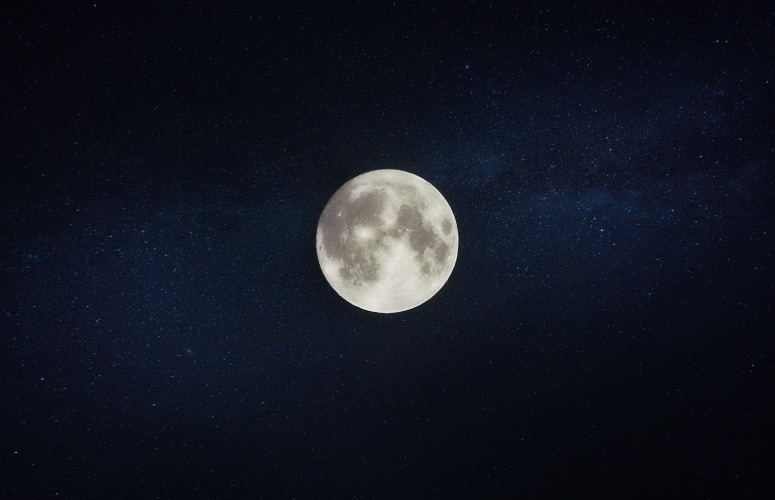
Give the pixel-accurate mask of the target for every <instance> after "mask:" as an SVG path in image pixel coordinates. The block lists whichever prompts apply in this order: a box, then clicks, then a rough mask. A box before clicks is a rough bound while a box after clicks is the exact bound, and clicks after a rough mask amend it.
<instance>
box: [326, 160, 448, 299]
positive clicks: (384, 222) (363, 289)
mask: <svg viewBox="0 0 775 500" xmlns="http://www.w3.org/2000/svg"><path fill="white" fill-rule="evenodd" d="M316 245H317V254H318V261H319V262H320V268H321V269H322V270H323V275H325V277H326V280H327V281H328V283H329V284H330V285H331V286H332V287H333V289H334V290H335V291H336V293H338V294H339V295H340V296H342V298H344V299H345V300H346V301H348V302H350V303H351V304H353V305H355V306H358V307H360V308H361V309H365V310H367V311H373V312H378V313H395V312H401V311H406V310H407V309H412V308H413V307H417V306H419V305H420V304H422V303H423V302H425V301H427V300H428V299H430V298H431V297H433V296H434V295H435V294H436V292H438V291H439V290H440V289H441V287H442V286H444V283H446V282H447V279H448V278H449V276H450V274H452V269H453V268H454V267H455V261H456V260H457V249H458V232H457V223H456V222H455V216H454V215H453V214H452V209H451V208H450V207H449V204H448V203H447V200H445V199H444V197H443V196H442V195H441V193H439V191H438V190H437V189H436V188H435V187H433V186H432V185H431V184H430V183H428V182H427V181H425V180H424V179H422V178H420V177H418V176H416V175H414V174H410V173H409V172H404V171H403V170H373V171H371V172H366V173H365V174H361V175H359V176H358V177H355V178H354V179H351V180H350V181H348V182H347V183H345V184H344V185H343V186H342V187H341V188H339V189H338V190H337V191H336V193H334V195H333V196H332V197H331V199H330V200H329V201H328V204H327V205H326V207H325V208H324V209H323V213H322V214H321V215H320V220H319V221H318V228H317V237H316Z"/></svg>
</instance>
